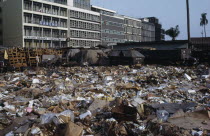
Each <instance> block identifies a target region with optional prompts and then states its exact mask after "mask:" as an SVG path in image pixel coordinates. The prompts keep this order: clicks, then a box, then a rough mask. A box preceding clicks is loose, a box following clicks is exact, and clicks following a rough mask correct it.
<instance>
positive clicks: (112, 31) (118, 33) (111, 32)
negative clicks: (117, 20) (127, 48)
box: [102, 29, 124, 35]
mask: <svg viewBox="0 0 210 136" xmlns="http://www.w3.org/2000/svg"><path fill="white" fill-rule="evenodd" d="M102 33H109V34H116V35H124V32H123V31H117V30H110V29H104V30H102Z"/></svg>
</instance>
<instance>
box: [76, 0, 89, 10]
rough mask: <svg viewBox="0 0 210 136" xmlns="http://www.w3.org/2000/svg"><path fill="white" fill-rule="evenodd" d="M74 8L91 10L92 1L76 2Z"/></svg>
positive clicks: (81, 0)
mask: <svg viewBox="0 0 210 136" xmlns="http://www.w3.org/2000/svg"><path fill="white" fill-rule="evenodd" d="M74 6H75V7H77V8H82V9H88V10H89V9H90V7H91V6H90V0H74Z"/></svg>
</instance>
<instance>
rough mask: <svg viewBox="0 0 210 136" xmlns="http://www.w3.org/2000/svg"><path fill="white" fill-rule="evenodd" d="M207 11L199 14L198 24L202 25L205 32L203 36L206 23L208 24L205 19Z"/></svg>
mask: <svg viewBox="0 0 210 136" xmlns="http://www.w3.org/2000/svg"><path fill="white" fill-rule="evenodd" d="M206 16H207V13H202V14H201V19H200V20H201V21H200V26H203V29H204V32H205V37H206V25H207V24H208V19H207V17H206Z"/></svg>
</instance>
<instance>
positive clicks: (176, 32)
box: [166, 25, 180, 41]
mask: <svg viewBox="0 0 210 136" xmlns="http://www.w3.org/2000/svg"><path fill="white" fill-rule="evenodd" d="M179 34H180V31H179V25H177V26H176V27H175V28H173V27H171V28H170V29H168V30H166V35H168V36H170V37H171V38H172V41H174V40H175V39H176V37H177V36H179Z"/></svg>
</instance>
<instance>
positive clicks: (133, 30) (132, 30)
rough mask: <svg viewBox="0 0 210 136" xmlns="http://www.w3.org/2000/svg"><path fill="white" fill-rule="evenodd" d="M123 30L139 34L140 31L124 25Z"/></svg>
mask: <svg viewBox="0 0 210 136" xmlns="http://www.w3.org/2000/svg"><path fill="white" fill-rule="evenodd" d="M125 32H126V33H132V34H138V35H139V34H141V32H142V31H141V29H139V28H133V27H125Z"/></svg>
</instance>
